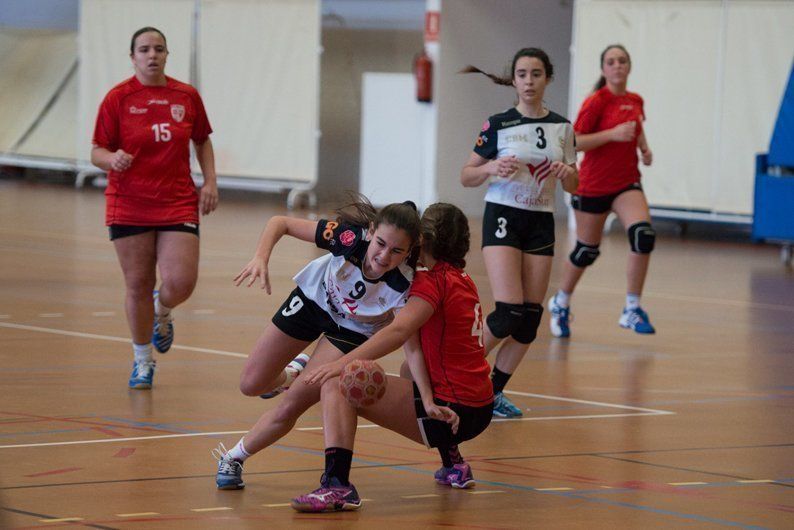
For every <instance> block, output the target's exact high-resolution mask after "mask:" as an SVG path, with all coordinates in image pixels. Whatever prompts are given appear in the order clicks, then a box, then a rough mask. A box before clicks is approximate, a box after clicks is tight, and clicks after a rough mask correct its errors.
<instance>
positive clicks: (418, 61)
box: [414, 50, 433, 103]
mask: <svg viewBox="0 0 794 530" xmlns="http://www.w3.org/2000/svg"><path fill="white" fill-rule="evenodd" d="M414 76H415V77H416V100H417V101H422V102H425V103H429V102H430V101H431V100H432V96H433V62H432V61H431V60H430V57H429V56H428V55H427V52H425V51H424V50H422V53H419V54H417V55H416V57H415V58H414Z"/></svg>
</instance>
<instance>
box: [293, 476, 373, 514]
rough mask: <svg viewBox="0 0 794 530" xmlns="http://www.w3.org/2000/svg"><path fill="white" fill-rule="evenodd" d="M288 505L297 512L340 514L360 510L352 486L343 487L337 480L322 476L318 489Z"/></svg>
mask: <svg viewBox="0 0 794 530" xmlns="http://www.w3.org/2000/svg"><path fill="white" fill-rule="evenodd" d="M290 505H291V506H292V508H293V509H295V510H297V511H299V512H307V513H323V512H341V511H349V510H358V509H359V508H361V497H359V496H358V492H357V491H356V487H355V486H353V484H350V485H348V486H343V485H342V483H341V482H339V479H338V478H336V477H331V478H330V479H328V480H326V478H325V475H323V480H322V481H321V482H320V487H319V488H317V489H316V490H314V491H313V492H311V493H307V494H306V495H300V496H298V497H295V498H294V499H292V502H291V503H290Z"/></svg>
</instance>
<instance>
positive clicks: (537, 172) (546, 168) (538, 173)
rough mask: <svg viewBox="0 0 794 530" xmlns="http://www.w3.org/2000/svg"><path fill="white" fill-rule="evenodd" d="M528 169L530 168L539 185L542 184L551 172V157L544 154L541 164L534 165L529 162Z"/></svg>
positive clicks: (530, 172)
mask: <svg viewBox="0 0 794 530" xmlns="http://www.w3.org/2000/svg"><path fill="white" fill-rule="evenodd" d="M527 169H529V174H530V175H532V176H533V177H534V178H535V180H536V181H537V182H538V185H541V184H543V181H544V180H546V178H547V177H548V176H549V173H550V172H551V161H549V157H547V156H544V157H543V161H542V162H541V163H540V164H537V165H534V166H533V165H532V164H527Z"/></svg>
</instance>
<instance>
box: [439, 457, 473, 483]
mask: <svg viewBox="0 0 794 530" xmlns="http://www.w3.org/2000/svg"><path fill="white" fill-rule="evenodd" d="M433 476H434V477H435V479H436V482H438V483H439V484H444V485H447V486H452V487H453V488H457V489H468V488H472V487H474V484H475V482H474V475H472V474H471V466H470V465H469V464H467V463H465V462H464V463H462V464H455V465H454V466H452V467H443V466H442V467H441V469H439V470H438V471H436V473H435V475H433Z"/></svg>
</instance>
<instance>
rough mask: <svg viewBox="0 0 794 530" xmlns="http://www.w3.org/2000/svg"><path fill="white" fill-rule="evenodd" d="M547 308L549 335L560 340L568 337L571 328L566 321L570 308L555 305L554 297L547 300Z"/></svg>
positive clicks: (568, 317) (555, 298)
mask: <svg viewBox="0 0 794 530" xmlns="http://www.w3.org/2000/svg"><path fill="white" fill-rule="evenodd" d="M548 307H549V327H550V328H551V334H552V335H554V336H555V337H561V338H566V337H570V336H571V328H570V327H569V326H568V321H569V319H570V316H571V310H570V308H568V307H561V306H559V305H557V296H556V295H555V296H552V297H551V298H549V303H548Z"/></svg>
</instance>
